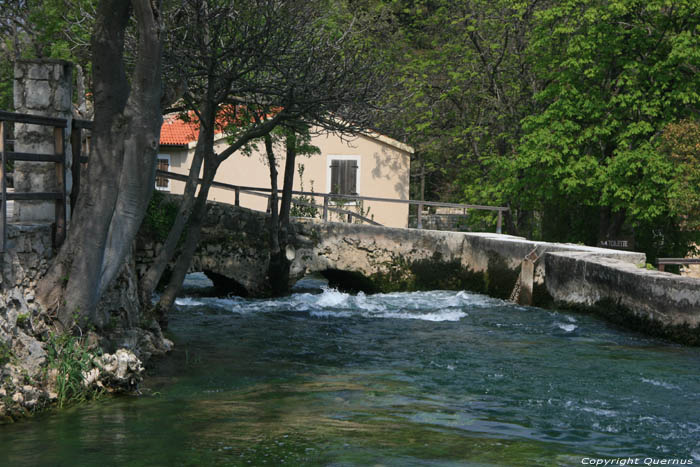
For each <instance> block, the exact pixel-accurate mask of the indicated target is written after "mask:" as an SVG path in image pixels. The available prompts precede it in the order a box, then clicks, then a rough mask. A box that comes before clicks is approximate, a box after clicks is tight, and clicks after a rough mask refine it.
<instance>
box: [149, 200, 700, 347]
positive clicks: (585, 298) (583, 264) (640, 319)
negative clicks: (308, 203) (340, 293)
mask: <svg viewBox="0 0 700 467" xmlns="http://www.w3.org/2000/svg"><path fill="white" fill-rule="evenodd" d="M268 221H269V217H268V216H267V215H265V214H264V213H260V212H256V211H250V210H247V209H244V208H237V207H234V206H231V205H226V204H219V203H210V205H209V209H208V214H207V218H206V223H205V226H204V229H203V235H202V241H201V243H200V246H199V250H198V252H197V254H196V257H195V258H194V260H193V264H192V270H193V271H203V272H205V273H206V274H207V276H209V277H210V278H211V279H212V280H213V282H214V284H215V286H217V288H218V289H220V291H221V292H222V293H234V294H237V295H248V296H265V295H266V294H268V292H269V283H268V282H269V281H268V278H267V274H266V273H267V269H268V263H269V251H268V245H267V233H266V232H267V222H268ZM157 248H158V245H157V242H155V241H153V240H152V239H149V238H148V237H147V236H145V235H143V234H142V235H141V238H140V240H139V241H138V242H137V268H139V269H143V268H145V267H147V265H148V262H149V261H152V257H153V255H154V253H155V251H156V249H157ZM286 253H287V257H288V258H289V259H290V261H291V273H290V282H296V281H297V280H299V279H301V278H302V277H304V276H306V275H309V274H312V273H319V274H321V275H323V276H325V277H326V278H327V279H328V280H329V283H330V285H331V286H335V287H338V288H340V289H346V290H350V291H353V290H363V291H366V292H390V291H408V290H434V289H452V290H456V289H458V290H469V291H473V292H481V293H485V294H488V295H490V296H493V297H498V298H504V299H505V298H511V297H512V296H513V291H514V289H515V290H519V291H520V293H519V294H515V295H519V302H520V303H521V304H535V305H539V306H544V307H548V306H551V305H552V304H556V305H557V306H562V307H570V308H572V307H573V308H576V309H581V310H590V311H593V312H595V313H598V314H600V315H602V316H604V317H605V318H606V319H608V320H611V321H614V322H616V323H618V324H620V325H622V326H625V327H629V328H633V329H638V330H642V331H643V332H645V333H647V334H652V335H658V336H662V337H665V338H669V339H672V340H675V341H678V342H682V343H686V344H692V345H700V279H693V278H688V277H680V276H677V275H674V274H669V273H665V272H659V271H655V270H649V269H647V268H646V267H645V266H646V258H645V255H644V254H643V253H635V252H625V251H616V250H608V249H602V248H594V247H587V246H582V245H572V244H560V243H546V242H534V241H530V240H526V239H524V238H520V237H513V236H509V235H499V234H491V233H463V232H441V231H435V230H416V229H396V228H388V227H378V226H368V225H361V224H343V223H324V222H322V221H320V220H313V219H294V220H293V221H292V223H291V226H290V237H289V248H288V249H287V252H286Z"/></svg>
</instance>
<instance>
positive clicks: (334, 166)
mask: <svg viewBox="0 0 700 467" xmlns="http://www.w3.org/2000/svg"><path fill="white" fill-rule="evenodd" d="M339 162H340V161H337V160H332V161H331V189H330V192H331V193H338V194H340V193H342V191H341V190H340V178H341V177H340V164H339Z"/></svg>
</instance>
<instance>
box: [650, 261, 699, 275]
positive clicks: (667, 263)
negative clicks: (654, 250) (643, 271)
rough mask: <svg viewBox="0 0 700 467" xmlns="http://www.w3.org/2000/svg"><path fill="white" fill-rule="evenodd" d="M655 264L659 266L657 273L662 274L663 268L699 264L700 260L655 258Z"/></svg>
mask: <svg viewBox="0 0 700 467" xmlns="http://www.w3.org/2000/svg"><path fill="white" fill-rule="evenodd" d="M656 264H657V265H658V266H659V271H661V272H663V271H664V269H665V266H670V265H674V266H690V265H692V264H700V258H657V260H656Z"/></svg>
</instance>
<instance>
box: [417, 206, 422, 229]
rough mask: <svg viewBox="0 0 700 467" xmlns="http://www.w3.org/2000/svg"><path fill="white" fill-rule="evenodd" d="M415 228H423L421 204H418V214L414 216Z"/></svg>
mask: <svg viewBox="0 0 700 467" xmlns="http://www.w3.org/2000/svg"><path fill="white" fill-rule="evenodd" d="M416 227H418V228H419V229H422V228H423V204H421V203H418V213H417V215H416Z"/></svg>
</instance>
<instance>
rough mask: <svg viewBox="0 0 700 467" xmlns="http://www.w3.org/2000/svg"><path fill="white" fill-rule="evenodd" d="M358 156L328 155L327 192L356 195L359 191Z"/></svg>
mask: <svg viewBox="0 0 700 467" xmlns="http://www.w3.org/2000/svg"><path fill="white" fill-rule="evenodd" d="M359 173H360V158H359V156H328V176H327V187H328V193H337V194H339V195H357V194H358V193H359V191H360V177H359Z"/></svg>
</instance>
